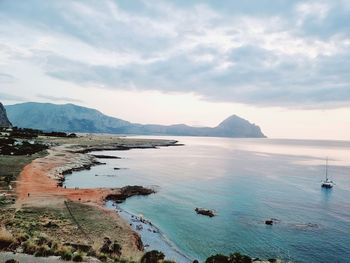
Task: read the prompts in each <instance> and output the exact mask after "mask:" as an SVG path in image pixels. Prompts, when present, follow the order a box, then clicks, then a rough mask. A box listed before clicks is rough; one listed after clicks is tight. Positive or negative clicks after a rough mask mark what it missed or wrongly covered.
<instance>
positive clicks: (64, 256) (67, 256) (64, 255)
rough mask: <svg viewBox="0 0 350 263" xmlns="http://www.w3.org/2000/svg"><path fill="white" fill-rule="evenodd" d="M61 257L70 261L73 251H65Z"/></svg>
mask: <svg viewBox="0 0 350 263" xmlns="http://www.w3.org/2000/svg"><path fill="white" fill-rule="evenodd" d="M61 259H62V260H66V261H69V260H71V259H72V252H68V251H66V252H64V253H63V254H62V255H61Z"/></svg>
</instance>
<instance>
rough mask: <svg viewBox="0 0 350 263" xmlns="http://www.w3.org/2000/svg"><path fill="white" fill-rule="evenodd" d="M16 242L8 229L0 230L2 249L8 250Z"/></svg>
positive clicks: (0, 245)
mask: <svg viewBox="0 0 350 263" xmlns="http://www.w3.org/2000/svg"><path fill="white" fill-rule="evenodd" d="M14 241H15V239H14V237H13V235H12V234H11V232H9V231H8V230H7V229H6V228H4V227H2V228H1V229H0V249H6V248H7V247H9V246H10V245H11V244H12V243H13V242H14Z"/></svg>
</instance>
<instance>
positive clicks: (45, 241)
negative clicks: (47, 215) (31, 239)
mask: <svg viewBox="0 0 350 263" xmlns="http://www.w3.org/2000/svg"><path fill="white" fill-rule="evenodd" d="M36 243H37V245H39V246H40V245H44V244H48V243H52V241H51V240H50V239H49V237H48V236H47V235H46V234H44V233H40V234H39V236H38V237H37V239H36Z"/></svg>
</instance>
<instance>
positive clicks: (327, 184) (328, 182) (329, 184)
mask: <svg viewBox="0 0 350 263" xmlns="http://www.w3.org/2000/svg"><path fill="white" fill-rule="evenodd" d="M334 185H335V183H334V182H333V181H331V180H329V178H328V157H327V160H326V180H324V181H322V184H321V187H323V188H332V187H333V186H334Z"/></svg>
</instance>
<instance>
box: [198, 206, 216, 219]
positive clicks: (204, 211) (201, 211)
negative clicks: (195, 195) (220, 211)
mask: <svg viewBox="0 0 350 263" xmlns="http://www.w3.org/2000/svg"><path fill="white" fill-rule="evenodd" d="M194 211H196V213H197V214H199V215H204V216H209V217H213V216H215V213H214V211H213V210H210V209H204V208H198V207H197V208H196V209H195V210H194Z"/></svg>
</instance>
